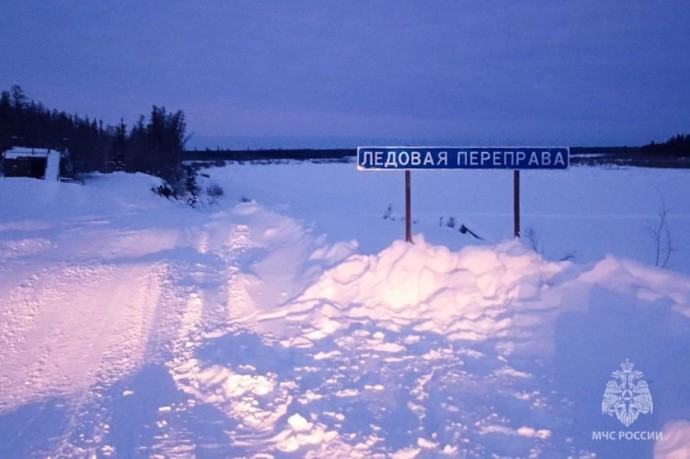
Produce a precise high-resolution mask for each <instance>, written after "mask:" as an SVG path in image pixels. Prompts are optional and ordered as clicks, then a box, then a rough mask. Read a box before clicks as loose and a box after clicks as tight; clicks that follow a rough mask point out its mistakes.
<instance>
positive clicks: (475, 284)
mask: <svg viewBox="0 0 690 459" xmlns="http://www.w3.org/2000/svg"><path fill="white" fill-rule="evenodd" d="M415 241H416V242H415V244H406V243H404V242H402V241H398V242H395V243H393V245H391V246H390V247H389V248H387V249H385V250H383V251H382V252H381V253H379V254H377V255H353V256H351V257H349V258H347V259H346V260H344V261H343V262H342V263H341V264H339V265H338V266H336V267H334V268H333V269H331V270H329V271H327V272H325V273H324V274H323V275H322V276H321V278H320V279H319V280H318V281H317V282H316V283H315V284H314V285H312V286H311V287H309V288H308V289H306V291H305V292H304V293H303V294H302V295H301V296H299V297H298V298H297V299H296V300H295V301H294V302H293V303H292V304H290V305H288V306H287V307H285V308H283V309H281V310H279V311H275V312H271V313H267V314H264V315H263V316H262V319H263V320H267V321H271V320H275V319H281V318H285V319H286V320H287V322H298V323H306V324H308V325H304V326H301V327H302V330H301V333H300V334H301V335H302V338H306V339H307V340H309V341H313V340H317V339H321V338H324V337H326V336H328V335H331V334H333V333H334V332H336V331H337V330H339V329H340V328H342V327H346V326H347V324H348V323H349V322H351V321H368V320H371V321H376V322H377V323H378V324H379V325H382V326H384V327H386V328H388V329H390V330H391V331H399V330H400V327H403V326H411V327H413V329H414V331H416V332H433V333H436V334H439V335H444V336H447V337H448V338H449V339H450V340H483V339H486V338H487V337H493V338H496V337H504V336H507V334H508V333H509V330H510V328H511V327H513V326H514V325H516V324H518V323H520V313H521V312H524V311H525V310H527V309H529V310H534V309H540V310H548V309H552V308H553V307H555V304H553V302H552V301H551V299H550V298H549V296H548V294H547V292H548V291H549V290H550V289H551V288H552V286H551V280H552V279H553V278H554V276H556V275H558V274H559V273H561V272H563V271H564V270H565V269H566V268H567V267H568V266H570V263H568V262H549V261H546V260H544V259H542V258H541V257H540V256H539V255H538V254H536V253H535V252H534V251H532V250H530V249H529V248H527V247H526V246H524V245H523V244H521V243H520V242H518V241H510V242H506V243H503V244H499V245H497V246H495V247H489V246H477V247H466V248H464V249H461V250H460V251H458V252H453V251H450V250H449V249H447V248H446V247H442V246H434V245H431V244H429V243H427V242H426V241H425V240H424V238H423V236H421V235H418V236H417V237H416V238H415ZM305 316H308V319H306V320H305ZM300 342H301V343H303V344H304V343H305V341H304V339H302V340H301V341H300ZM391 351H395V350H394V349H392V350H391Z"/></svg>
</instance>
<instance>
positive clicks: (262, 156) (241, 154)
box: [184, 148, 357, 161]
mask: <svg viewBox="0 0 690 459" xmlns="http://www.w3.org/2000/svg"><path fill="white" fill-rule="evenodd" d="M356 154H357V150H356V149H345V148H342V149H320V150H317V149H312V148H303V149H282V148H275V149H262V150H224V149H220V148H217V149H215V150H211V149H205V150H193V151H186V152H185V153H184V159H185V160H190V161H194V160H196V161H216V160H219V161H265V160H310V161H319V160H329V161H333V160H347V158H351V157H354V156H355V155H356Z"/></svg>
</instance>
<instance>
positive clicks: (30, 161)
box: [3, 147, 66, 181]
mask: <svg viewBox="0 0 690 459" xmlns="http://www.w3.org/2000/svg"><path fill="white" fill-rule="evenodd" d="M3 156H4V160H3V171H4V174H5V177H33V178H38V179H44V180H50V181H57V180H60V171H61V169H64V168H61V164H62V163H64V162H65V160H66V153H63V152H60V151H57V150H51V149H47V148H27V147H12V148H11V149H9V150H7V151H6V152H5V153H4V155H3Z"/></svg>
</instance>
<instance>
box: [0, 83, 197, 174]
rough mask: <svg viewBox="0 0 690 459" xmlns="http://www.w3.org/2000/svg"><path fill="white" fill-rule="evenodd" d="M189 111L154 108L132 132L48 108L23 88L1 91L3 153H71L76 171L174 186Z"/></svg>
mask: <svg viewBox="0 0 690 459" xmlns="http://www.w3.org/2000/svg"><path fill="white" fill-rule="evenodd" d="M185 129H186V122H185V117H184V113H183V112H182V111H177V112H174V113H168V112H167V111H166V109H165V107H157V106H153V109H152V110H151V114H150V115H149V118H148V120H147V119H146V118H145V117H144V116H143V115H142V116H140V117H139V120H138V121H137V122H136V123H135V124H134V125H133V126H132V127H131V128H128V127H127V125H126V124H125V122H124V120H120V122H119V123H118V124H117V125H115V126H111V125H107V124H104V123H103V121H102V120H96V119H91V118H89V117H88V116H83V117H82V116H80V115H76V114H74V115H73V114H69V113H66V112H64V111H58V110H55V109H52V110H51V109H49V108H46V107H45V106H44V105H43V104H42V103H40V102H38V103H37V102H34V101H33V100H31V99H30V98H29V97H28V96H27V95H26V94H24V91H23V90H22V88H21V87H20V86H18V85H14V86H12V88H10V90H5V91H2V93H0V152H2V151H5V150H7V149H9V148H11V147H13V146H23V147H33V148H50V149H54V150H61V151H64V150H67V151H69V153H70V157H71V162H72V168H73V173H74V174H75V175H78V174H81V173H85V172H94V171H100V172H113V171H127V172H145V173H148V174H152V175H156V176H159V177H161V178H163V179H165V180H167V181H168V182H170V183H176V182H178V181H179V180H180V179H181V177H182V171H181V168H180V164H181V162H182V154H183V151H184V143H185Z"/></svg>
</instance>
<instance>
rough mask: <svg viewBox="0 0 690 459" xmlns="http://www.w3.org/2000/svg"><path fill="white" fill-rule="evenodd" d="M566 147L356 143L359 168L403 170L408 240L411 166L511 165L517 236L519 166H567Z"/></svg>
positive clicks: (409, 237)
mask: <svg viewBox="0 0 690 459" xmlns="http://www.w3.org/2000/svg"><path fill="white" fill-rule="evenodd" d="M569 165H570V149H569V148H567V147H358V148H357V169H359V170H404V171H405V222H406V223H405V240H406V241H407V242H412V235H411V231H412V215H411V214H412V212H411V206H410V171H411V170H412V169H512V170H513V235H514V236H515V237H520V170H522V169H528V170H530V169H567V168H568V166H569Z"/></svg>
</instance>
